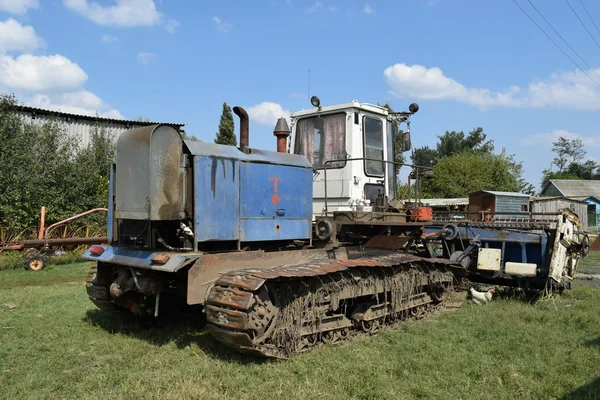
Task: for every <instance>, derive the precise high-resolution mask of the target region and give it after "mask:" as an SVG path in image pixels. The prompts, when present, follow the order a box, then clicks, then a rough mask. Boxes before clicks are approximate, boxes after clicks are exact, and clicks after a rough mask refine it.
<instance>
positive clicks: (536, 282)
mask: <svg viewBox="0 0 600 400" xmlns="http://www.w3.org/2000/svg"><path fill="white" fill-rule="evenodd" d="M312 105H313V107H314V108H312V109H310V110H307V111H301V112H296V113H293V114H292V115H291V123H292V129H291V130H290V129H289V128H288V124H287V122H286V120H285V119H283V118H281V119H280V120H279V121H278V122H277V125H276V127H275V131H274V135H275V136H276V137H277V150H278V151H277V152H273V151H265V150H259V149H255V148H252V147H250V145H249V120H248V115H247V113H246V111H245V110H244V109H243V108H241V107H234V109H233V111H234V112H235V114H236V115H238V116H239V118H240V147H239V148H236V147H233V146H223V145H217V144H212V143H205V142H197V141H183V140H182V139H181V136H180V134H179V132H178V131H177V130H176V129H175V128H173V127H171V126H169V125H154V126H148V127H143V128H137V129H133V130H130V131H127V132H125V133H124V134H122V135H121V136H120V137H119V139H118V142H117V150H116V163H115V164H114V165H113V166H112V169H111V175H110V190H109V192H110V193H109V196H110V198H109V207H108V244H106V245H94V246H92V247H90V248H89V249H88V251H87V252H86V253H85V254H84V257H85V258H86V259H88V260H93V261H95V262H96V264H95V266H94V267H93V268H92V270H91V271H90V274H89V276H88V283H87V292H88V295H89V297H90V299H91V300H92V301H93V302H94V303H95V304H96V305H97V306H98V307H99V308H100V309H102V310H106V311H109V312H116V313H130V314H133V315H135V316H137V317H140V318H158V317H160V316H162V315H164V314H166V313H168V312H169V311H170V310H172V309H174V308H176V307H179V306H185V305H200V306H202V309H203V311H204V312H205V313H206V319H207V323H208V327H209V330H210V331H211V333H212V334H213V335H214V337H216V338H217V339H218V340H219V341H220V342H222V343H224V344H225V345H228V346H231V347H234V348H235V349H237V350H239V351H242V352H246V353H250V354H254V355H257V356H267V357H288V356H291V355H293V354H294V353H296V352H299V351H305V350H309V349H310V348H312V347H314V346H315V345H317V344H319V343H323V342H325V343H331V342H337V341H343V340H345V339H347V338H349V337H351V336H355V335H358V334H361V333H373V332H376V331H377V330H378V329H379V328H380V327H381V326H382V325H385V324H389V323H392V322H394V321H399V320H403V319H406V318H410V317H421V316H424V315H425V314H427V313H429V312H431V311H433V310H436V309H437V308H439V307H440V306H441V305H443V304H444V303H445V302H446V300H447V297H448V294H449V293H450V292H451V291H452V290H453V287H454V286H453V285H454V284H455V283H456V282H460V281H461V280H462V279H463V278H466V279H473V280H479V281H488V282H501V283H502V284H508V285H514V286H526V287H532V288H544V287H548V286H556V287H563V286H565V284H566V283H568V281H569V279H570V278H572V276H573V273H574V271H575V268H576V267H577V263H578V261H579V258H580V257H581V256H582V255H583V254H584V252H585V251H584V250H585V249H584V247H585V241H584V240H583V239H582V238H583V236H582V235H581V234H580V233H579V232H578V231H577V227H578V223H577V222H578V221H577V216H576V215H573V214H571V213H568V212H564V213H561V214H560V215H555V216H553V218H554V220H552V221H544V222H537V221H535V220H534V219H532V216H531V215H528V216H527V218H523V220H522V221H519V222H502V221H500V218H492V219H491V220H489V219H488V220H486V221H483V220H473V219H465V220H463V221H452V223H449V222H447V221H437V220H434V219H433V218H432V214H431V209H428V208H427V207H422V206H420V205H419V203H418V201H415V199H413V200H412V201H402V200H401V199H399V198H397V195H396V193H397V190H396V175H397V169H398V168H399V167H407V168H410V170H411V172H410V176H411V178H412V179H415V180H416V181H417V183H418V182H419V180H420V179H423V177H424V176H428V175H430V171H427V170H426V169H424V168H419V167H418V166H413V165H408V164H401V165H400V164H397V163H395V162H394V160H395V157H394V156H395V155H394V151H395V150H394V140H395V137H394V135H395V134H396V133H395V129H394V124H395V123H406V124H407V125H408V129H407V132H406V133H405V134H404V135H403V137H402V138H401V141H402V143H403V145H404V149H403V150H404V151H406V150H409V149H410V125H409V123H410V121H409V119H410V117H411V116H412V115H413V114H415V113H416V112H417V111H418V106H417V105H416V104H411V105H410V107H409V111H407V112H401V113H391V112H389V111H388V110H387V109H386V108H383V107H379V106H375V105H370V104H364V103H359V102H357V101H353V102H351V103H347V104H342V105H336V106H327V107H322V106H321V105H320V101H319V100H318V98H316V97H313V99H312ZM290 134H291V137H290ZM288 138H289V140H288ZM416 187H418V184H417V185H416ZM416 193H417V194H418V191H417V192H416Z"/></svg>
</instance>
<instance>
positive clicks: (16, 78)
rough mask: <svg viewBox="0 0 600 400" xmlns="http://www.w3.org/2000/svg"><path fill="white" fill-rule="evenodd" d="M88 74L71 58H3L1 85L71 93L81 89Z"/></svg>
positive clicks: (0, 61)
mask: <svg viewBox="0 0 600 400" xmlns="http://www.w3.org/2000/svg"><path fill="white" fill-rule="evenodd" d="M87 78H88V76H87V74H86V73H85V72H84V71H83V70H82V69H81V68H80V67H79V65H77V64H75V63H74V62H72V61H71V60H69V59H68V58H65V57H63V56H61V55H60V54H56V55H53V56H34V55H31V54H23V55H20V56H19V57H17V58H13V57H12V56H7V55H4V56H0V84H2V85H3V86H5V87H7V88H9V89H14V90H22V91H26V92H53V91H71V90H74V89H79V88H80V87H82V86H83V84H84V83H85V81H86V80H87Z"/></svg>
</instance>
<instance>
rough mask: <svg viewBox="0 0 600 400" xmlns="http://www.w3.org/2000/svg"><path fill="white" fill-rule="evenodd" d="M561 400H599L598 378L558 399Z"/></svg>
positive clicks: (599, 386) (599, 385)
mask: <svg viewBox="0 0 600 400" xmlns="http://www.w3.org/2000/svg"><path fill="white" fill-rule="evenodd" d="M560 399H561V400H580V399H581V400H593V399H600V377H599V378H596V379H594V380H593V381H591V382H590V383H588V384H586V385H583V386H581V387H579V388H577V389H576V390H574V391H572V392H571V393H568V394H566V395H564V396H563V397H561V398H560Z"/></svg>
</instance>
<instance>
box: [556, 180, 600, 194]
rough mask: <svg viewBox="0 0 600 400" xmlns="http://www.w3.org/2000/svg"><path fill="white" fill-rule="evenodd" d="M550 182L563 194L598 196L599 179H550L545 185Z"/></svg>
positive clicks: (599, 192) (599, 189)
mask: <svg viewBox="0 0 600 400" xmlns="http://www.w3.org/2000/svg"><path fill="white" fill-rule="evenodd" d="M550 184H553V185H554V186H555V187H556V188H557V189H558V190H559V191H560V192H561V193H562V194H563V196H585V197H586V198H587V197H596V198H600V180H579V179H551V180H550V182H548V184H547V185H550ZM547 185H546V186H547ZM544 189H545V188H544Z"/></svg>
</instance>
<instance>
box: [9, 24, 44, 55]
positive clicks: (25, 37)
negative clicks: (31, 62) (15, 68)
mask: <svg viewBox="0 0 600 400" xmlns="http://www.w3.org/2000/svg"><path fill="white" fill-rule="evenodd" d="M42 46H44V40H43V39H42V38H41V37H39V36H38V35H37V33H35V30H34V29H33V28H32V27H31V26H23V25H21V24H20V23H18V22H17V21H15V20H14V19H12V18H9V19H7V20H6V21H4V22H2V21H0V54H3V53H5V52H8V51H23V52H25V51H32V50H35V49H37V48H39V47H42Z"/></svg>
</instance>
